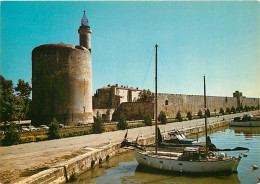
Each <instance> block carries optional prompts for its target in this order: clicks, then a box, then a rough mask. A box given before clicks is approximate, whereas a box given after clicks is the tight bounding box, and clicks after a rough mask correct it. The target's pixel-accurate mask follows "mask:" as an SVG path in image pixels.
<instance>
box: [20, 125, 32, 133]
mask: <svg viewBox="0 0 260 184" xmlns="http://www.w3.org/2000/svg"><path fill="white" fill-rule="evenodd" d="M29 131H30V130H29V128H27V127H26V126H22V132H29Z"/></svg>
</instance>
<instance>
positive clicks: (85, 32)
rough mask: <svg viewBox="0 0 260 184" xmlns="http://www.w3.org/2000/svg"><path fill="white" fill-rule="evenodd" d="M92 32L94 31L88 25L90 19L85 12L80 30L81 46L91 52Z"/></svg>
mask: <svg viewBox="0 0 260 184" xmlns="http://www.w3.org/2000/svg"><path fill="white" fill-rule="evenodd" d="M91 32H92V31H91V29H90V27H89V25H88V19H87V17H86V15H85V11H84V14H83V17H82V19H81V26H80V27H79V29H78V33H79V45H80V46H82V47H86V48H87V49H88V50H89V51H91Z"/></svg>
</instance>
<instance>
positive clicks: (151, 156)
mask: <svg viewBox="0 0 260 184" xmlns="http://www.w3.org/2000/svg"><path fill="white" fill-rule="evenodd" d="M134 154H135V158H136V161H137V162H138V163H139V164H141V165H146V166H149V167H153V168H157V169H161V170H168V171H174V172H189V173H207V172H237V167H238V164H239V162H240V160H241V158H242V157H241V156H239V157H238V158H236V157H228V156H227V155H226V154H224V153H222V154H220V155H214V154H213V152H211V153H210V154H211V155H210V157H207V156H205V155H203V153H201V152H200V151H199V147H187V148H185V149H184V151H183V152H182V153H178V152H162V151H159V152H157V154H156V153H155V152H154V151H143V150H138V149H135V150H134Z"/></svg>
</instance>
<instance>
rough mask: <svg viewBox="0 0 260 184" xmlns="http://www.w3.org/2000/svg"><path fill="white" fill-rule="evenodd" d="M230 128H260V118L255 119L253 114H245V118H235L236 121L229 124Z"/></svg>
mask: <svg viewBox="0 0 260 184" xmlns="http://www.w3.org/2000/svg"><path fill="white" fill-rule="evenodd" d="M229 126H238V127H260V117H253V116H252V115H251V114H245V115H244V116H243V118H240V117H235V118H234V121H230V122H229Z"/></svg>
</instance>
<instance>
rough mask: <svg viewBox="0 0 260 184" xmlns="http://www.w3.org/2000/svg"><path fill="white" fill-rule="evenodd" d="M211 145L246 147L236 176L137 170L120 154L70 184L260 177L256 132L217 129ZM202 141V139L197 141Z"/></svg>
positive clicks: (130, 157)
mask: <svg viewBox="0 0 260 184" xmlns="http://www.w3.org/2000/svg"><path fill="white" fill-rule="evenodd" d="M210 137H211V140H212V142H213V143H214V144H215V145H216V146H217V147H218V148H234V147H237V146H242V147H247V148H249V149H250V151H249V152H247V155H248V156H247V157H243V158H242V160H241V162H240V164H239V167H238V173H237V174H231V175H224V174H221V175H220V174H218V175H213V174H206V175H198V174H192V175H191V174H188V175H183V174H178V173H171V172H164V171H160V170H155V169H151V168H148V167H144V166H140V165H138V163H137V162H136V161H135V158H134V154H133V152H132V151H130V152H127V153H123V154H121V155H119V156H116V157H114V158H111V159H110V161H109V162H108V163H103V165H102V167H96V168H94V169H93V170H91V171H88V172H86V173H83V174H82V175H80V176H79V177H78V179H77V181H75V182H73V183H97V184H98V183H100V184H104V183H108V184H110V183H111V184H116V183H124V184H132V183H166V184H170V183H171V184H172V183H174V184H179V183H192V184H194V183H200V184H203V183H205V184H206V183H207V184H208V183H212V184H213V183H227V184H231V183H245V184H256V183H257V182H258V179H257V178H258V177H260V128H230V129H222V130H221V129H220V131H217V132H213V133H211V134H210ZM199 140H200V141H204V140H205V138H204V137H201V138H199ZM226 153H227V154H228V155H233V156H238V155H239V154H240V153H245V151H239V152H238V151H236V152H226ZM252 165H257V166H258V167H259V169H257V170H253V169H252Z"/></svg>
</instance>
